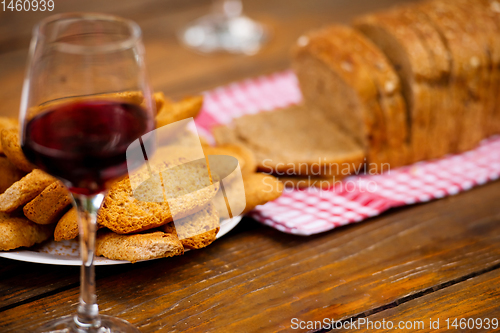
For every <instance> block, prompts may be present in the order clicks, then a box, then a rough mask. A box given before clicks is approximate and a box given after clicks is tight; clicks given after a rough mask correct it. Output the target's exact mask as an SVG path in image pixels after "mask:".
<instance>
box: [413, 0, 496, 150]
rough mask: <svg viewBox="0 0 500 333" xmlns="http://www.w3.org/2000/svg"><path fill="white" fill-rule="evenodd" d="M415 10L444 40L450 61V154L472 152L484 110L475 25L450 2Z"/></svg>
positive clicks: (483, 60)
mask: <svg viewBox="0 0 500 333" xmlns="http://www.w3.org/2000/svg"><path fill="white" fill-rule="evenodd" d="M415 9H416V10H418V11H420V12H421V13H423V14H424V15H427V16H428V17H429V19H430V21H431V22H432V24H433V25H434V27H435V29H436V30H437V31H438V32H439V33H440V35H441V38H442V39H443V40H444V42H445V44H446V45H447V47H448V50H449V52H450V55H451V59H452V70H451V79H450V89H451V90H452V92H453V98H454V101H455V104H454V108H453V109H452V110H454V111H455V113H454V115H453V116H452V117H450V121H453V122H455V124H454V127H455V129H456V130H455V131H454V132H455V135H454V136H452V138H455V140H452V142H451V145H450V149H449V152H460V151H465V150H468V149H471V148H473V147H474V146H476V145H477V143H479V141H480V140H481V139H482V138H483V137H484V133H483V131H482V129H481V118H482V114H483V109H484V105H483V104H484V100H483V98H484V97H483V93H482V91H481V90H482V89H484V87H483V82H484V71H483V68H484V66H485V65H486V63H487V60H486V55H485V52H484V50H483V49H482V48H481V46H480V43H479V42H478V41H477V34H476V33H475V30H476V29H475V27H474V24H473V23H472V22H471V20H470V19H469V18H468V17H467V15H466V14H465V13H464V12H462V11H461V10H460V9H459V7H457V6H456V5H454V4H453V2H449V1H442V0H433V1H426V2H423V3H419V4H418V5H417V6H416V7H415Z"/></svg>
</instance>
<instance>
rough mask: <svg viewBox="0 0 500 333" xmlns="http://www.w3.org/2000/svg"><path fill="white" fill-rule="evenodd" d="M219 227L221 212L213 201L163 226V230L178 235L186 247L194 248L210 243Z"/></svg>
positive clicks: (215, 236)
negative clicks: (218, 211)
mask: <svg viewBox="0 0 500 333" xmlns="http://www.w3.org/2000/svg"><path fill="white" fill-rule="evenodd" d="M219 229H220V226H219V214H218V213H217V210H216V209H215V207H214V205H213V204H211V203H210V204H208V205H207V206H206V207H204V208H203V209H202V210H200V211H199V212H197V213H194V214H193V215H190V216H186V217H184V218H182V219H179V220H176V221H174V222H170V223H168V224H165V225H164V226H162V227H161V230H162V231H164V232H166V233H172V234H174V235H176V236H177V237H178V238H179V239H180V241H181V243H182V245H183V246H184V248H185V249H193V250H195V249H201V248H203V247H206V246H208V245H210V244H211V243H212V242H213V241H214V240H215V239H216V238H217V233H218V232H219Z"/></svg>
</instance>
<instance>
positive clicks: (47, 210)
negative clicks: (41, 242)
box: [23, 182, 71, 224]
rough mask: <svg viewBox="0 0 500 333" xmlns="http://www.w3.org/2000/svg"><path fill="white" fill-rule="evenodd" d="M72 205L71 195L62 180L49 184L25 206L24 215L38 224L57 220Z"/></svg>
mask: <svg viewBox="0 0 500 333" xmlns="http://www.w3.org/2000/svg"><path fill="white" fill-rule="evenodd" d="M69 205H71V196H70V194H69V192H68V190H67V189H66V187H64V185H63V184H62V183H61V182H54V183H52V184H50V185H49V186H47V187H46V188H45V190H43V191H42V193H40V194H39V195H38V196H36V197H35V198H34V199H33V200H32V201H30V202H28V203H27V204H26V206H24V208H23V211H24V216H26V217H27V218H28V219H29V220H30V221H33V222H35V223H37V224H51V223H54V222H56V221H57V220H58V219H59V218H60V217H61V216H62V215H63V214H64V213H65V211H66V209H67V208H68V207H69Z"/></svg>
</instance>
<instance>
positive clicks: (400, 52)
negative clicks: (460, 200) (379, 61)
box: [354, 12, 434, 161]
mask: <svg viewBox="0 0 500 333" xmlns="http://www.w3.org/2000/svg"><path fill="white" fill-rule="evenodd" d="M354 26H355V27H356V28H357V29H358V30H359V31H361V32H362V33H363V34H364V35H365V36H367V37H368V38H369V39H370V40H371V41H372V42H374V43H375V44H376V45H377V46H378V47H379V48H380V49H381V50H382V51H383V52H384V53H385V55H386V56H387V57H388V58H389V59H390V61H391V63H392V64H393V65H394V67H395V68H396V71H397V73H398V76H399V78H400V79H401V83H402V86H403V96H404V98H405V100H406V105H407V108H408V118H409V120H410V121H409V123H410V127H411V128H410V133H411V140H410V141H411V150H412V158H411V160H412V161H418V160H422V159H425V158H427V157H428V155H429V151H430V147H431V145H432V142H433V141H434V138H430V137H429V128H430V119H431V112H430V106H431V95H432V94H431V89H430V85H429V84H428V81H429V80H430V79H431V78H432V64H431V60H430V57H429V54H428V52H427V50H426V49H425V47H424V45H422V42H421V40H420V38H419V36H418V35H417V34H416V32H415V31H414V30H413V29H411V28H410V27H409V26H408V25H407V24H406V23H405V22H404V20H402V19H401V18H400V17H399V15H392V13H391V12H384V13H378V14H369V15H365V16H362V17H359V18H357V19H356V20H355V21H354Z"/></svg>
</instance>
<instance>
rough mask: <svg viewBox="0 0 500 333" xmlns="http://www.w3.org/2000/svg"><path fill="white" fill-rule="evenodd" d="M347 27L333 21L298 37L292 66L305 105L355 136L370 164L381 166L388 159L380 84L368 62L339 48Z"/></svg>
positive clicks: (342, 47)
mask: <svg viewBox="0 0 500 333" xmlns="http://www.w3.org/2000/svg"><path fill="white" fill-rule="evenodd" d="M346 29H350V28H347V27H343V26H339V25H333V26H329V27H326V28H324V29H321V30H318V31H315V32H311V33H309V34H307V35H305V36H302V37H300V38H299V39H298V42H297V45H296V46H295V47H294V50H293V67H294V69H295V72H296V74H297V77H298V79H299V83H300V87H301V90H302V94H303V96H304V102H305V104H306V105H308V106H310V107H311V108H312V109H313V110H317V111H318V112H320V113H322V114H323V115H324V116H325V117H326V118H327V119H329V120H331V121H332V122H335V123H336V124H338V125H339V127H340V129H341V130H343V131H344V132H345V133H346V134H348V135H349V136H351V137H353V138H354V139H355V140H356V142H357V143H358V144H360V145H361V147H363V149H364V150H365V153H366V155H367V158H368V161H369V162H370V163H375V164H377V165H381V164H383V163H387V162H389V160H388V157H387V149H386V147H385V142H386V139H387V136H386V131H385V121H384V112H383V111H382V108H381V105H380V103H379V99H378V95H379V89H378V87H377V84H376V82H375V79H374V76H373V71H372V70H371V69H370V67H369V66H368V65H366V64H364V63H360V61H359V57H355V56H353V52H351V51H349V50H347V48H346V47H345V46H340V47H339V45H338V43H337V38H336V37H335V35H336V33H337V32H339V33H340V32H341V31H345V30H346ZM388 66H389V64H388Z"/></svg>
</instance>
